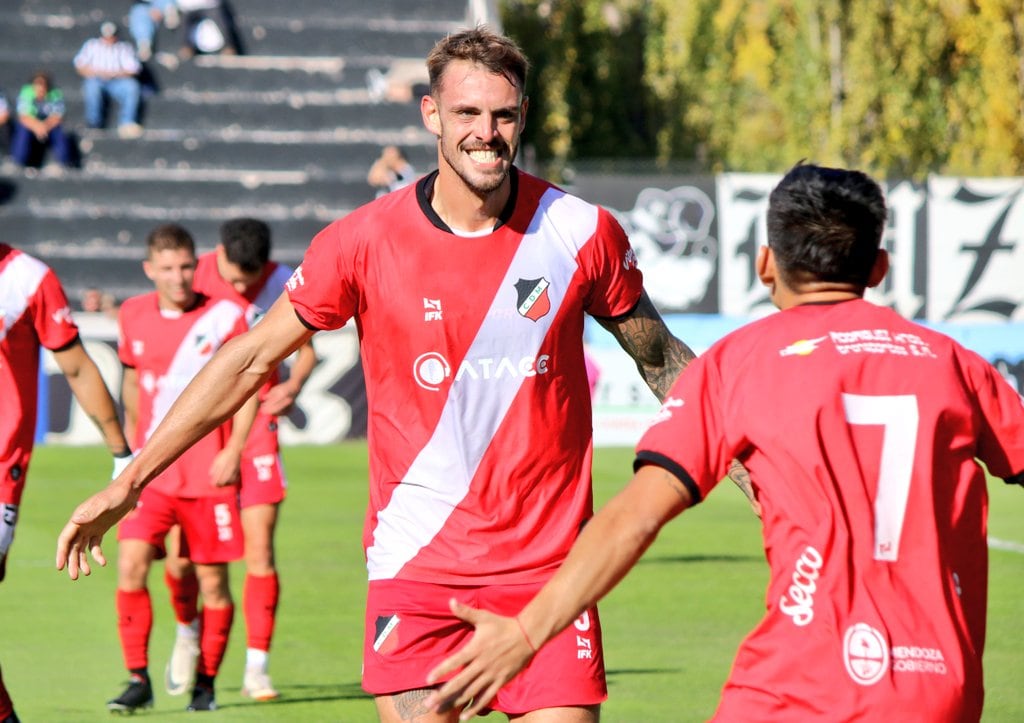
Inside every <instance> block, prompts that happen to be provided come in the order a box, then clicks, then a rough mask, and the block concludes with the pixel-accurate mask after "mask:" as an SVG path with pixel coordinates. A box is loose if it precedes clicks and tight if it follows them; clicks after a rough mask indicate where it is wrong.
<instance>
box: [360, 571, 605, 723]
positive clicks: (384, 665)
mask: <svg viewBox="0 0 1024 723" xmlns="http://www.w3.org/2000/svg"><path fill="white" fill-rule="evenodd" d="M541 587H542V584H541V583H535V584H529V585H491V586H487V587H462V586H455V587H453V586H446V585H433V584H430V583H423V582H410V581H407V580H371V581H370V588H369V592H368V594H367V601H366V636H365V641H364V643H363V689H364V690H366V692H368V693H370V694H372V695H387V694H389V693H398V692H401V691H403V690H415V689H419V688H424V687H426V679H427V673H428V672H430V670H431V669H432V668H434V667H435V666H436V665H438V664H439V663H440V662H441V661H442V660H444V659H445V658H446V657H448V656H449V655H450V654H452V653H453V652H455V651H456V650H458V649H459V648H461V647H462V645H463V644H465V643H466V642H467V641H468V640H469V638H470V636H471V635H472V634H473V627H472V626H471V625H468V624H467V623H464V622H462V621H461V620H459V619H458V618H456V617H455V616H453V615H452V614H451V611H450V610H449V609H448V600H449V599H450V598H452V597H454V598H456V599H457V600H459V601H460V602H463V603H466V604H468V605H472V606H473V607H476V608H483V609H486V610H490V611H491V612H495V613H498V614H501V615H515V614H517V613H518V612H519V611H520V610H521V609H522V608H523V606H525V605H526V603H527V602H529V601H530V599H531V598H532V597H533V596H534V595H535V594H536V593H537V591H538V590H540V588H541ZM607 697H608V687H607V685H606V684H605V677H604V658H603V653H602V648H601V625H600V622H599V621H598V618H597V608H591V609H590V610H588V611H587V612H586V613H584V614H583V615H581V616H580V618H579V619H578V620H576V622H575V623H573V624H572V625H570V626H569V627H568V628H566V629H565V630H563V631H562V632H561V633H560V634H559V635H558V636H557V637H555V638H554V639H552V640H551V641H550V642H549V643H548V644H547V645H545V646H544V647H543V648H541V650H540V652H539V653H537V655H536V656H534V658H533V660H532V661H531V662H530V664H529V665H528V666H527V667H526V668H525V669H524V670H523V671H522V672H521V673H520V674H519V675H517V676H516V677H515V678H513V679H512V680H511V681H509V682H508V683H507V684H506V685H505V687H504V688H502V689H501V690H500V691H498V695H497V696H495V698H494V700H493V701H491V704H490V708H491V709H492V710H497V711H501V712H502V713H506V714H509V715H520V714H523V713H528V712H530V711H533V710H540V709H541V708H555V707H562V706H587V705H596V704H598V703H601V702H603V701H604V700H605V699H606V698H607Z"/></svg>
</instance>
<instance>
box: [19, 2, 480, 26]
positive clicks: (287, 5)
mask: <svg viewBox="0 0 1024 723" xmlns="http://www.w3.org/2000/svg"><path fill="white" fill-rule="evenodd" d="M130 4H131V1H130V0H92V2H89V3H88V4H86V3H83V2H81V1H80V0H7V1H6V2H5V3H4V5H5V6H7V9H8V10H13V11H15V12H18V13H19V14H22V15H32V14H41V15H66V16H76V17H85V18H96V19H99V18H100V17H123V16H124V15H126V14H127V12H128V7H129V5H130ZM227 4H228V5H229V6H230V8H231V10H232V11H233V12H234V14H235V16H236V17H258V16H269V17H292V18H299V19H302V18H316V17H331V16H342V17H350V18H355V19H361V20H381V19H394V20H407V21H432V20H438V19H441V18H449V19H451V20H452V21H455V22H459V21H461V20H462V19H464V18H465V16H466V1H465V0H430V2H423V1H422V0H287V2H282V0H227ZM83 6H86V7H83Z"/></svg>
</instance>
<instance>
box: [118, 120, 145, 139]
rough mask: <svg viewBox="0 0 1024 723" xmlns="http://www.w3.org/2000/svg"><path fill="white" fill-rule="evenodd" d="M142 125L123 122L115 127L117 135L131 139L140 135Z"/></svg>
mask: <svg viewBox="0 0 1024 723" xmlns="http://www.w3.org/2000/svg"><path fill="white" fill-rule="evenodd" d="M142 132H143V131H142V126H140V125H139V124H138V123H125V124H124V125H122V126H118V127H117V135H118V136H119V137H121V138H124V139H126V140H133V139H135V138H141V137H142Z"/></svg>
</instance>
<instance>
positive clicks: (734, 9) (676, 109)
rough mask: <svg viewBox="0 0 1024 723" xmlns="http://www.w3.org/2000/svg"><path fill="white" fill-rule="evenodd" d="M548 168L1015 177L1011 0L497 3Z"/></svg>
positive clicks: (1016, 8) (1020, 149)
mask: <svg viewBox="0 0 1024 723" xmlns="http://www.w3.org/2000/svg"><path fill="white" fill-rule="evenodd" d="M502 10H503V20H504V23H505V28H506V30H507V31H508V32H509V34H510V35H512V37H514V38H516V39H517V40H518V41H519V42H520V44H522V45H523V47H524V49H525V50H526V51H527V53H528V54H529V55H530V57H531V59H532V60H533V61H534V65H535V72H534V75H533V79H532V81H531V88H530V89H528V90H529V92H530V94H531V111H530V115H531V121H530V124H528V129H527V140H528V141H529V142H530V143H532V145H533V147H534V148H535V149H536V151H537V154H538V158H539V159H540V160H541V161H543V162H546V163H548V164H550V166H549V167H550V169H551V171H552V174H553V175H556V176H557V175H558V174H559V173H560V172H561V171H562V170H563V169H564V168H565V166H566V165H567V164H568V163H569V162H571V161H572V160H574V159H577V158H595V157H601V158H605V157H645V158H651V159H654V161H655V162H656V163H658V164H661V165H668V164H678V163H680V162H690V163H693V164H695V165H696V166H698V167H699V168H701V169H703V170H709V171H710V170H716V171H717V170H731V171H765V172H778V171H782V170H784V169H785V168H787V167H788V166H790V165H791V164H792V163H793V162H795V161H796V160H799V159H801V158H808V159H812V160H814V161H816V162H821V163H833V164H843V165H852V166H857V167H861V168H865V169H868V170H871V171H873V172H875V173H879V174H888V175H893V176H910V177H913V176H918V177H919V176H922V175H924V174H925V173H928V172H939V173H949V174H964V175H1024V12H1022V11H1021V6H1020V0H888V1H887V2H885V3H879V2H877V0H818V1H814V0H687V2H679V0H646V2H643V1H642V0H505V2H504V3H503V5H502Z"/></svg>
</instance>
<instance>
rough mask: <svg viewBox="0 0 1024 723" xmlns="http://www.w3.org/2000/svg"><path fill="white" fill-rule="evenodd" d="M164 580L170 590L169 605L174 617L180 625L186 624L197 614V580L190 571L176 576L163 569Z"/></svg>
mask: <svg viewBox="0 0 1024 723" xmlns="http://www.w3.org/2000/svg"><path fill="white" fill-rule="evenodd" d="M164 582H166V583H167V589H168V590H170V591H171V607H172V608H174V617H175V618H176V619H177V620H178V622H179V623H181V624H182V625H188V624H189V623H191V622H192V621H193V620H195V619H196V617H197V616H198V615H199V608H198V604H199V580H197V579H196V574H195V573H194V572H190V573H189V574H187V575H185V577H182V578H177V577H174V576H173V575H171V573H170V572H168V571H167V570H164Z"/></svg>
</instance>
